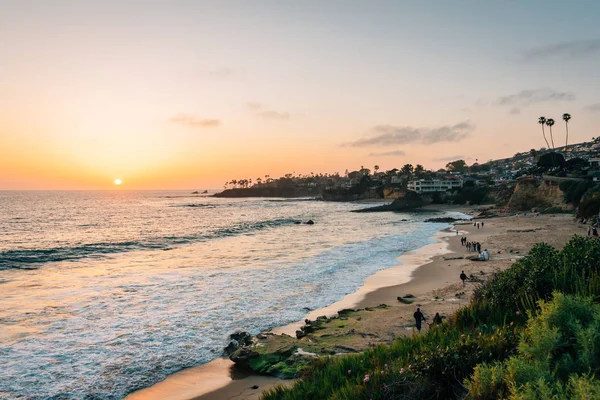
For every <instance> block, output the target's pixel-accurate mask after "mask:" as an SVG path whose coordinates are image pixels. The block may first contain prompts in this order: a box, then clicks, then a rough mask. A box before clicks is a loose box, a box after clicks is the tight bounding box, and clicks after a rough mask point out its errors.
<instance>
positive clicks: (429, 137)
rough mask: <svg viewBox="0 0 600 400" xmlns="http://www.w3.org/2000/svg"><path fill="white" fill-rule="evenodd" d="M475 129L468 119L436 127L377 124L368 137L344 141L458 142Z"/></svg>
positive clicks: (382, 143) (383, 143) (356, 143)
mask: <svg viewBox="0 0 600 400" xmlns="http://www.w3.org/2000/svg"><path fill="white" fill-rule="evenodd" d="M474 130H475V125H473V124H471V123H470V122H469V121H464V122H460V123H458V124H455V125H444V126H439V127H436V128H415V127H412V126H393V125H377V126H375V127H374V128H372V129H371V132H372V133H373V135H372V136H370V137H365V138H362V139H358V140H356V141H354V142H350V143H345V144H343V146H348V147H367V146H390V145H399V144H407V143H414V142H420V143H423V144H432V143H439V142H458V141H461V140H462V139H464V138H466V137H467V136H468V135H469V133H471V132H472V131H474Z"/></svg>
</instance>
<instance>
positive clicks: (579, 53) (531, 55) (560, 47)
mask: <svg viewBox="0 0 600 400" xmlns="http://www.w3.org/2000/svg"><path fill="white" fill-rule="evenodd" d="M599 52H600V39H586V40H575V41H572V42H563V43H555V44H550V45H546V46H538V47H533V48H531V49H529V50H527V51H525V52H523V54H522V57H523V60H524V61H536V60H545V59H548V58H560V57H563V58H564V57H568V58H575V57H584V56H588V55H591V54H594V53H599Z"/></svg>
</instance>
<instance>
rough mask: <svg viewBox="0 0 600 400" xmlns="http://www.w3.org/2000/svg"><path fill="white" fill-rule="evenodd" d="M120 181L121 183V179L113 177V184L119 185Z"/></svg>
mask: <svg viewBox="0 0 600 400" xmlns="http://www.w3.org/2000/svg"><path fill="white" fill-rule="evenodd" d="M121 183H123V181H122V180H121V179H118V178H117V179H115V185H120V184H121Z"/></svg>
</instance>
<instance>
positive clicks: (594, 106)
mask: <svg viewBox="0 0 600 400" xmlns="http://www.w3.org/2000/svg"><path fill="white" fill-rule="evenodd" d="M584 108H585V109H586V110H588V111H595V112H598V111H600V103H595V104H590V105H589V106H585V107H584Z"/></svg>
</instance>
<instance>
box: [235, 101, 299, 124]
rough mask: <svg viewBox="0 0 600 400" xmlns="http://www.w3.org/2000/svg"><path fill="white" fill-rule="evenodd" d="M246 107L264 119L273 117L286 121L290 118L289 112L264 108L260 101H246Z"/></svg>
mask: <svg viewBox="0 0 600 400" xmlns="http://www.w3.org/2000/svg"><path fill="white" fill-rule="evenodd" d="M246 107H247V108H248V109H249V110H250V111H252V112H253V113H255V114H256V115H257V116H259V117H262V118H265V119H274V120H279V121H287V120H289V119H291V118H292V116H291V115H290V113H288V112H285V111H275V110H266V109H265V108H264V106H263V105H262V104H261V103H254V102H250V103H246Z"/></svg>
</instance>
